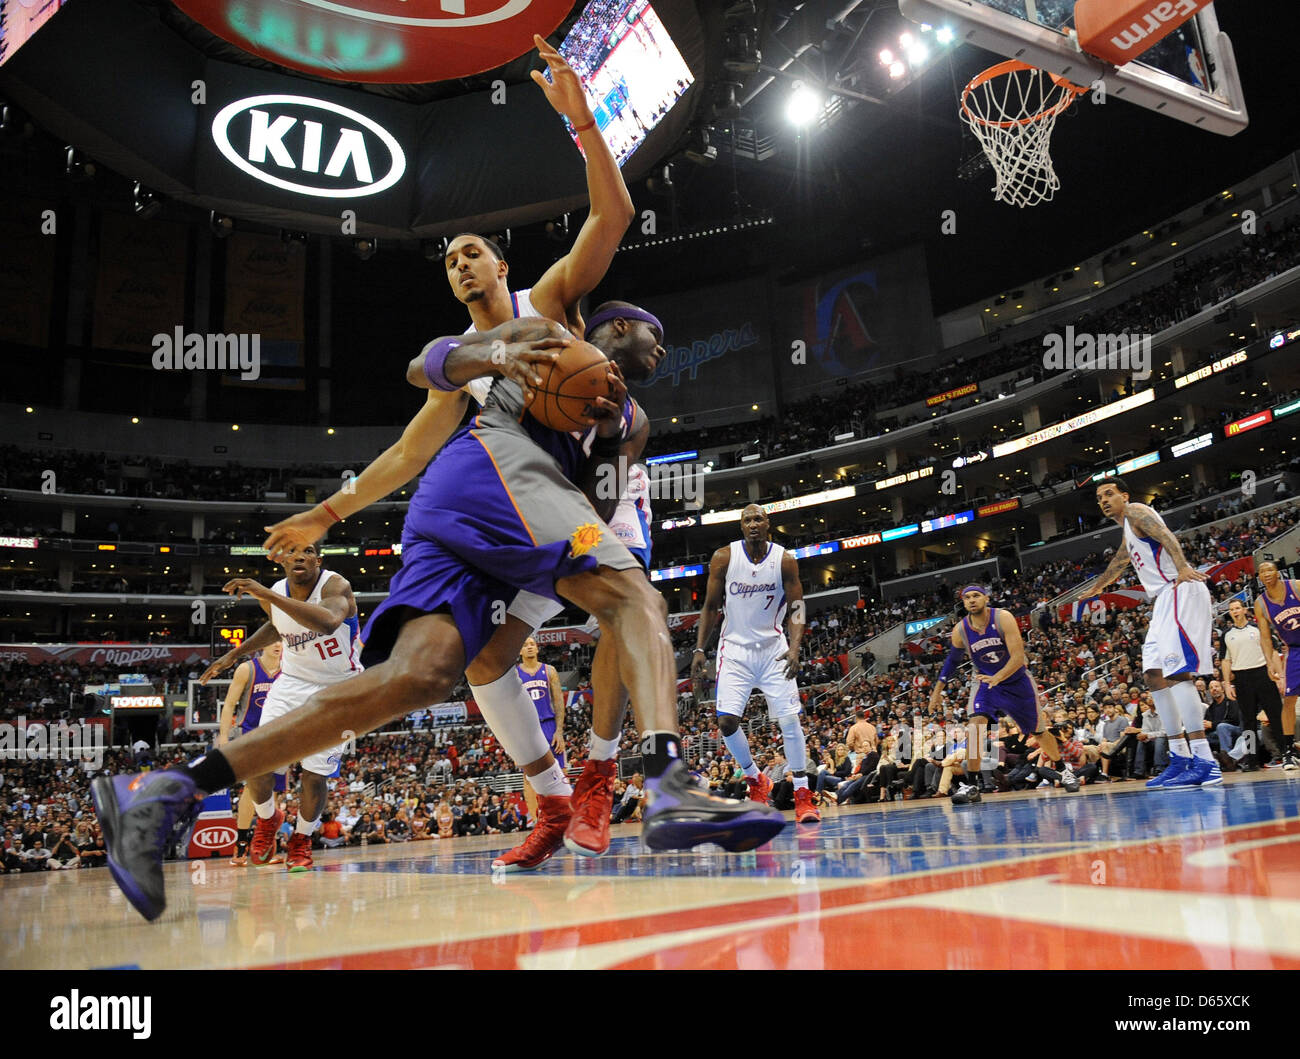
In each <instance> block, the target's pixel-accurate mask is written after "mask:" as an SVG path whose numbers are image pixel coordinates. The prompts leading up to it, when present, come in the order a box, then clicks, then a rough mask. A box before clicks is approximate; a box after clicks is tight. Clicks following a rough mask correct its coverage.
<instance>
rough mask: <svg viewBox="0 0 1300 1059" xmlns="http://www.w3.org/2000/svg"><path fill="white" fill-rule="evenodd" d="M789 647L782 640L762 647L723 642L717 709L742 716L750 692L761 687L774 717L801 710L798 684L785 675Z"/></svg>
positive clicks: (719, 657)
mask: <svg viewBox="0 0 1300 1059" xmlns="http://www.w3.org/2000/svg"><path fill="white" fill-rule="evenodd" d="M787 650H788V648H787V647H786V646H785V645H784V644H783V643H781V642H780V641H779V640H773V641H772V642H771V643H770V644H765V645H764V646H762V647H736V646H733V645H732V644H723V645H722V647H720V648H719V649H718V712H719V713H725V714H729V715H731V716H732V717H740V716H741V715H743V714H744V712H745V705H746V703H748V702H749V693H750V692H751V691H753V690H754V689H755V688H758V690H759V691H761V692H762V693H763V697H764V698H765V699H767V714H768V716H769V717H771V718H772V719H773V720H777V719H779V718H781V717H792V716H793V715H794V714H796V713H798V712H799V710H800V709H801V708H802V706H801V704H800V702H799V687H798V685H797V684H796V683H795V682H794V681H793V680H791V679H789V678H788V677H786V675H785V654H786V651H787Z"/></svg>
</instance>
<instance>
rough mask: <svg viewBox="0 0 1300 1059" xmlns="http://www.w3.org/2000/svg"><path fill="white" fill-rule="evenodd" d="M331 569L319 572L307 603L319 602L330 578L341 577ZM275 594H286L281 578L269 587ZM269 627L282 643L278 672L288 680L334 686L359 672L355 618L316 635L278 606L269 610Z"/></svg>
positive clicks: (285, 582)
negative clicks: (329, 631)
mask: <svg viewBox="0 0 1300 1059" xmlns="http://www.w3.org/2000/svg"><path fill="white" fill-rule="evenodd" d="M342 576H343V575H342V574H340V573H337V572H336V571H334V570H322V571H321V574H320V577H318V578H317V579H316V585H315V587H313V588H312V590H311V595H310V596H308V597H307V599H306V602H307V603H316V604H319V603H320V595H321V592H322V591H324V588H325V586H326V585H327V584H329V581H330V578H332V577H342ZM271 591H272V592H275V593H276V594H277V595H282V596H287V595H289V581H288V579H287V578H281V579H280V580H279V581H277V582H276V583H275V585H274V586H273V587H272V588H271ZM271 624H272V625H274V626H275V629H276V632H278V633H279V634H280V639H281V640H283V641H284V657H283V660H282V661H281V662H280V669H281V671H282V672H284V673H287V674H288V675H289V676H291V677H298V678H299V679H300V680H309V681H311V682H312V683H313V684H335V683H337V682H338V681H340V680H342V679H343V678H344V677H349V676H351V675H352V674H353V673H357V672H360V670H361V664H360V663H359V662H358V661H357V660H356V654H355V645H356V639H357V619H356V618H344V619H343V623H342V624H341V625H339V627H338V628H337V629H335V630H334V631H333V632H331V633H319V632H316V631H315V630H313V629H308V628H307V627H306V626H305V625H299V624H298V623H297V622H296V621H294V620H293V619H292V618H291V617H289V615H288V614H286V613H285V612H284V611H283V610H281V609H280V608H279V607H275V606H273V607H272V608H271Z"/></svg>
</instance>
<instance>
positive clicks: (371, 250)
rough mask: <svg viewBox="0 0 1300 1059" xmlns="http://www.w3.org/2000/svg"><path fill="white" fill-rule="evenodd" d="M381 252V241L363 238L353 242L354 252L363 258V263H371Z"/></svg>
mask: <svg viewBox="0 0 1300 1059" xmlns="http://www.w3.org/2000/svg"><path fill="white" fill-rule="evenodd" d="M378 250H379V240H378V239H372V238H370V237H368V236H363V237H362V238H360V239H353V240H352V252H353V253H354V254H356V255H357V257H359V258H361V260H362V261H369V260H370V259H371V258H372V257H374V256H375V253H376V251H378Z"/></svg>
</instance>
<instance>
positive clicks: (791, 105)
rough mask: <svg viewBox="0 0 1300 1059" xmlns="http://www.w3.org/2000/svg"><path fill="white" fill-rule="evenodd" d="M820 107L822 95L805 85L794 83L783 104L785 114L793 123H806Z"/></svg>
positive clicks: (814, 115) (810, 120) (818, 111)
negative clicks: (787, 100) (793, 87)
mask: <svg viewBox="0 0 1300 1059" xmlns="http://www.w3.org/2000/svg"><path fill="white" fill-rule="evenodd" d="M821 109H822V97H821V96H820V95H819V94H818V93H817V92H815V91H814V90H813V89H811V88H809V87H808V86H807V85H802V84H801V85H796V86H795V90H794V91H793V92H792V93H791V94H790V101H789V102H788V103H787V104H786V106H785V116H786V117H787V118H789V119H790V121H791V122H792V123H793V124H795V125H807V124H809V123H810V122H812V121H813V120H814V119H815V118H816V117H817V115H818V114H819V113H821Z"/></svg>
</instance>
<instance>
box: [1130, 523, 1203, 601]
mask: <svg viewBox="0 0 1300 1059" xmlns="http://www.w3.org/2000/svg"><path fill="white" fill-rule="evenodd" d="M1124 517H1125V518H1126V519H1128V521H1129V524H1130V525H1131V526H1132V527H1133V529H1134V531H1135V532H1136V533H1137V534H1138V536H1140V537H1148V538H1150V539H1151V540H1154V541H1155V542H1156V543H1158V544H1160V545H1162V546H1163V547H1164V549H1165V550H1166V551H1167V552H1168V553H1169V556H1170V558H1172V559H1173V561H1174V567H1175V568H1176V569H1177V570H1178V580H1179V582H1183V581H1204V580H1205V579H1206V578H1205V575H1204V574H1202V573H1199V572H1197V570H1196V569H1195V568H1193V566H1192V564H1191V563H1189V562H1188V561H1187V556H1185V555H1184V554H1183V546H1182V545H1181V544H1179V543H1178V538H1177V537H1175V536H1174V535H1173V533H1172V532H1171V531H1170V529H1169V527H1168V526H1166V525H1165V524H1164V523H1163V522H1161V521H1160V519H1159V518H1158V517H1157V516H1156V513H1155V512H1154V511H1152V510H1151V508H1149V507H1147V505H1146V504H1129V505H1128V506H1127V507H1125V508H1124Z"/></svg>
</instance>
